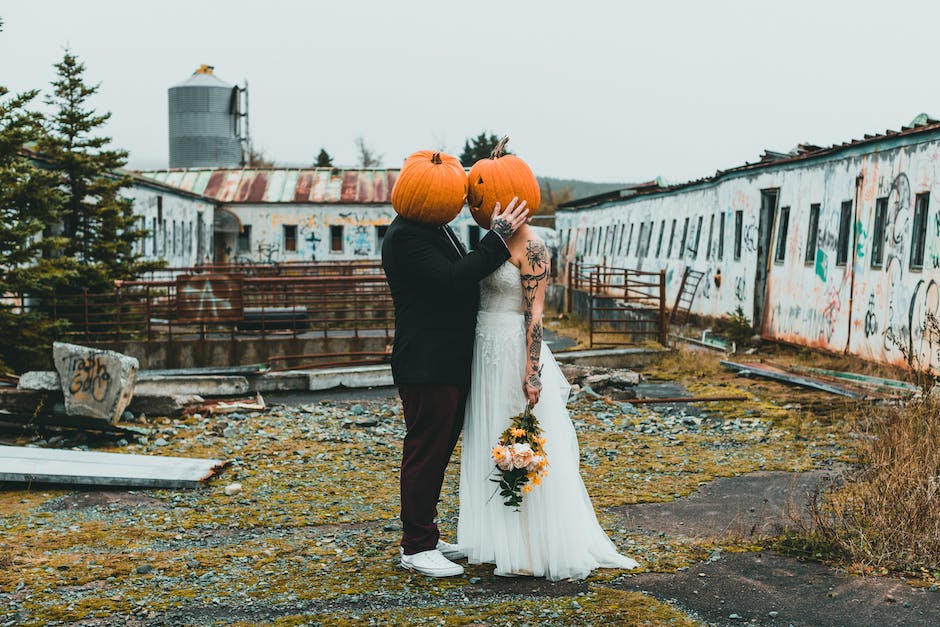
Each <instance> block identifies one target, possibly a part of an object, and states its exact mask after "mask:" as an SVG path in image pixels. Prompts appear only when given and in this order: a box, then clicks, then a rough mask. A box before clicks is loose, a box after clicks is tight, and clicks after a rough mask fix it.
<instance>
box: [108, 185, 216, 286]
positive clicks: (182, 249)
mask: <svg viewBox="0 0 940 627" xmlns="http://www.w3.org/2000/svg"><path fill="white" fill-rule="evenodd" d="M123 194H124V195H125V196H127V197H129V198H131V199H133V201H134V214H135V215H137V216H140V219H141V220H142V221H143V224H142V226H143V227H144V228H145V229H147V230H148V231H149V233H148V234H147V236H146V237H145V238H144V239H143V240H141V241H140V242H139V243H138V251H139V252H141V253H142V254H143V258H144V259H146V260H154V259H164V260H166V262H167V265H168V266H169V267H171V268H188V267H192V266H194V265H196V264H198V263H211V262H212V257H213V246H212V243H213V242H212V229H213V221H214V217H215V205H216V204H215V202H214V201H210V200H201V199H198V198H193V197H191V196H188V195H183V194H175V193H173V192H172V191H170V190H164V189H160V188H157V187H151V186H147V185H141V184H135V185H134V186H133V187H131V188H129V189H126V190H124V191H123ZM200 216H202V218H201V224H202V229H201V231H202V233H201V235H200V232H199V231H200V228H199V227H200ZM200 238H201V240H202V243H201V246H200ZM200 253H202V254H201V256H200Z"/></svg>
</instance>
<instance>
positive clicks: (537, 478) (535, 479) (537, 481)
mask: <svg viewBox="0 0 940 627" xmlns="http://www.w3.org/2000/svg"><path fill="white" fill-rule="evenodd" d="M529 482H530V483H531V484H532V485H542V477H541V475H539V474H538V473H531V474H530V475H529Z"/></svg>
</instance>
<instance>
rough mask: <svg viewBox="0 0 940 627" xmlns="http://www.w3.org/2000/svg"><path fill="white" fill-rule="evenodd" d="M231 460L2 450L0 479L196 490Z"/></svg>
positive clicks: (5, 447)
mask: <svg viewBox="0 0 940 627" xmlns="http://www.w3.org/2000/svg"><path fill="white" fill-rule="evenodd" d="M228 464H229V462H227V461H221V460H217V459H194V458H188V457H160V456H155V455H131V454H125V453H99V452H95V451H66V450H59V449H45V448H34V447H27V446H0V481H11V482H17V483H55V484H62V485H98V486H126V487H148V488H195V487H198V486H200V485H202V484H203V483H205V482H206V481H208V480H209V479H210V478H212V477H213V476H215V475H216V474H218V473H219V472H220V471H221V470H222V469H223V468H225V467H226V466H227V465H228Z"/></svg>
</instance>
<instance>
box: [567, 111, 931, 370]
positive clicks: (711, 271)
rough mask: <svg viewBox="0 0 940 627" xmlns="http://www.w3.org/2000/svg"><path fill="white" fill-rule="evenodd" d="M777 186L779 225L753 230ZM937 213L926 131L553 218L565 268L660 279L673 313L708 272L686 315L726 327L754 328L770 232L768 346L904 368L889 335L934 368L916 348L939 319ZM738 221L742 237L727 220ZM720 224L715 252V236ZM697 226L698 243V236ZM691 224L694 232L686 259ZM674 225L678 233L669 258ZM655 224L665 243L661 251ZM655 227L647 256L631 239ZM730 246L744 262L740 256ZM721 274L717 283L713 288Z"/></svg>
mask: <svg viewBox="0 0 940 627" xmlns="http://www.w3.org/2000/svg"><path fill="white" fill-rule="evenodd" d="M774 188H776V189H778V190H779V196H778V202H777V209H776V213H775V219H774V222H773V223H772V224H768V225H764V226H761V225H760V213H761V212H760V209H761V190H767V189H774ZM920 194H926V195H927V196H925V198H927V199H928V203H929V205H928V210H927V221H926V226H927V230H926V233H925V236H924V259H923V266H922V267H916V265H913V264H912V262H911V246H912V244H913V243H914V242H913V238H914V236H915V234H916V229H915V227H914V221H915V214H916V203H917V197H918V195H920ZM878 199H884V200H883V202H886V203H887V211H886V214H885V220H884V234H883V236H882V237H880V238H878V240H879V242H880V245H881V247H882V250H883V260H882V261H881V263H873V260H872V253H873V250H874V248H876V247H874V246H873V244H874V242H873V238H874V234H875V233H876V224H875V220H876V218H875V214H876V205H877V202H878ZM843 203H851V210H850V217H849V229H848V238H847V245H846V249H847V254H846V259H845V262H844V263H840V260H839V251H838V247H839V232H840V216H841V212H842V206H843ZM938 203H940V133H938V129H933V130H930V131H929V132H923V133H921V134H914V135H908V136H905V137H886V138H881V141H877V142H869V143H864V144H861V145H858V144H849V145H846V146H845V148H843V149H839V150H830V151H828V152H827V154H825V155H823V156H820V157H818V158H806V159H796V160H792V159H790V160H785V162H784V163H780V164H773V163H770V164H768V165H766V166H763V167H761V166H758V167H750V168H748V169H746V170H745V171H742V172H734V171H731V172H730V173H725V174H720V175H719V176H716V177H715V178H714V179H711V180H708V181H705V182H701V183H697V184H690V185H688V186H684V187H679V188H677V189H673V190H665V191H662V192H657V193H652V194H639V195H636V196H632V197H629V198H625V199H622V200H618V201H611V202H606V203H603V204H601V205H599V206H596V207H590V208H583V209H579V208H577V207H575V208H573V209H570V210H563V211H559V213H558V215H557V216H556V224H557V228H558V229H559V232H560V236H561V242H562V261H563V263H564V262H565V261H568V260H571V259H574V258H575V257H578V258H580V259H581V260H583V261H584V262H586V263H589V264H594V263H602V262H606V263H609V264H612V265H617V266H626V267H632V268H641V269H643V270H658V269H660V268H662V269H665V270H666V272H667V281H668V289H667V293H668V297H669V299H670V302H672V301H673V300H674V299H675V297H676V292H677V291H678V288H679V282H680V281H681V277H682V273H683V271H684V268H685V267H686V266H689V267H691V268H693V269H695V270H700V271H703V272H705V274H706V276H705V279H704V280H703V282H702V283H701V285H700V286H699V290H698V293H697V294H696V297H695V302H694V304H693V307H692V311H693V312H694V313H698V314H703V315H708V316H722V315H725V314H728V313H731V312H733V311H735V310H736V309H737V308H738V307H740V308H741V309H742V310H743V312H744V313H745V315H747V316H748V318H749V319H753V315H754V311H755V300H756V299H759V298H760V294H755V288H756V280H757V274H758V273H757V269H758V258H759V253H758V249H759V247H760V241H761V236H762V235H764V234H765V233H767V230H768V229H770V231H769V235H770V241H771V244H770V247H769V250H768V251H767V253H768V255H769V256H770V261H769V263H768V268H769V271H768V276H767V284H766V291H765V292H764V294H766V301H765V306H764V309H763V315H762V317H761V320H759V321H758V322H759V323H760V327H761V329H762V332H763V334H764V335H765V336H766V337H770V338H776V339H780V340H785V341H788V342H794V343H799V344H805V345H809V346H815V347H819V348H824V349H827V350H831V351H837V352H844V351H845V352H849V353H852V354H856V355H858V356H860V357H863V358H865V359H870V360H874V361H881V362H889V363H897V364H900V363H903V358H902V355H901V352H900V351H899V350H898V348H897V346H896V345H895V344H894V343H892V341H891V340H890V337H891V336H894V337H897V338H899V339H900V341H901V342H903V343H904V344H905V345H906V346H908V347H910V348H912V349H913V350H914V351H915V353H916V354H918V355H919V356H920V357H921V358H922V359H923V360H924V361H925V362H927V363H932V364H933V366H935V367H937V366H938V365H940V363H938V362H937V358H936V356H935V353H936V352H937V351H936V348H934V350H931V349H930V343H929V339H930V338H925V337H924V333H923V331H922V327H923V324H924V319H925V316H926V314H927V312H933V313H937V312H938V308H940V287H938V280H940V243H938V238H940V213H938V211H937V208H938V207H937V204H938ZM814 204H819V206H820V211H819V219H818V229H817V242H816V246H815V248H813V247H810V248H811V250H810V251H809V252H807V247H808V245H809V244H810V243H811V231H810V228H809V227H810V213H811V207H812V205H814ZM782 208H789V221H788V228H787V232H786V238H785V239H784V240H783V241H782V242H780V243H779V244H780V246H781V247H782V249H783V252H782V254H781V253H780V252H779V251H778V242H777V241H776V240H777V239H778V238H779V229H782V226H781V221H780V216H781V209H782ZM739 211H740V212H741V217H742V223H741V234H740V237H739V238H738V237H736V233H735V216H736V213H737V212H739ZM721 216H724V220H725V232H724V239H723V241H721V240H720V238H719V224H720V220H721ZM699 218H701V222H702V231H703V232H702V233H701V236H700V238H699V237H697V234H696V231H697V225H698V222H699ZM686 219H688V220H689V232H688V233H687V235H686V244H685V247H684V248H683V250H682V252H681V253H680V252H679V250H678V249H679V247H680V245H681V239H682V231H683V229H684V225H685V221H686ZM673 220H675V221H676V233H675V236H674V241H673V250H672V253H671V254H669V250H668V249H669V239H670V232H671V225H672V221H673ZM663 221H665V232H664V235H663V243H662V246H661V249H660V250H659V251H658V254H657V249H658V248H660V247H659V241H658V240H659V231H660V228H661V225H662V224H663ZM651 222H652V223H653V226H654V228H653V231H652V235H651V236H649V237H650V244H649V250H648V252H647V254H646V255H644V254H643V248H644V246H645V242H638V241H637V240H638V238H639V236H640V234H641V232H642V233H643V235H644V237H648V236H647V231H648V229H649V224H650V223H651ZM644 224H645V225H646V226H642V228H641V225H644ZM621 225H622V226H621ZM712 225H714V226H712ZM631 227H632V231H633V235H632V238H631V237H630V232H631ZM709 231H711V238H709ZM621 232H622V233H623V235H621ZM631 240H632V241H631ZM697 240H698V247H697V250H696V247H695V244H696V241H697ZM738 240H739V241H740V257H739V258H736V256H735V246H736V243H737V241H738ZM599 242H600V244H599ZM628 242H629V245H628ZM719 253H720V254H719ZM781 257H782V258H781ZM876 261H877V260H876ZM719 272H720V277H721V278H720V285H719V284H718V282H716V280H715V277H716V275H718V274H719Z"/></svg>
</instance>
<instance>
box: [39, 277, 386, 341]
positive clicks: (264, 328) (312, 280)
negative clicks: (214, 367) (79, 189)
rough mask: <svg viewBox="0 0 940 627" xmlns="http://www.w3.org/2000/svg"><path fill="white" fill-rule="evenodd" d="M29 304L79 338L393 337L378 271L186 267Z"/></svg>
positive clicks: (68, 334)
mask: <svg viewBox="0 0 940 627" xmlns="http://www.w3.org/2000/svg"><path fill="white" fill-rule="evenodd" d="M34 306H35V307H39V308H43V309H46V310H47V311H48V313H49V314H50V317H51V318H52V319H53V320H54V321H57V322H64V323H66V324H65V325H64V331H63V336H64V339H67V340H69V341H74V342H79V343H83V344H90V345H94V344H105V343H112V342H119V341H135V340H136V341H149V342H154V341H161V340H164V339H166V340H172V339H173V338H174V337H177V338H179V337H180V336H189V337H201V338H205V337H210V338H213V339H219V338H222V337H225V336H230V337H231V338H232V339H237V338H238V337H247V336H257V335H268V334H278V335H293V336H304V337H311V336H315V335H316V334H320V335H322V336H323V337H330V336H335V337H350V336H351V337H358V336H359V335H360V334H361V333H368V334H369V335H372V336H375V335H381V336H384V337H386V338H391V336H392V332H393V329H394V313H395V311H394V306H393V304H392V299H391V295H390V293H389V290H388V286H387V284H386V282H385V277H384V276H383V275H381V274H361V275H349V276H343V275H329V274H326V275H321V276H239V275H232V274H189V275H180V276H178V277H177V278H176V279H175V280H165V281H127V282H124V283H122V284H121V285H120V286H118V287H117V288H116V289H115V290H114V291H113V292H111V293H108V294H91V293H88V292H81V293H74V294H68V295H65V294H58V295H56V296H54V297H52V298H51V299H49V300H46V301H42V302H39V303H37V304H35V305H34Z"/></svg>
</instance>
